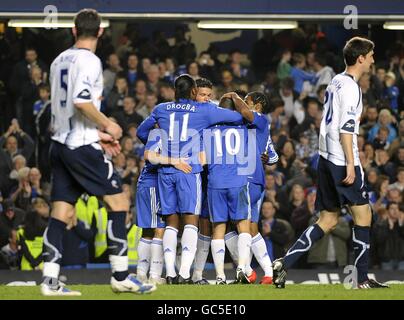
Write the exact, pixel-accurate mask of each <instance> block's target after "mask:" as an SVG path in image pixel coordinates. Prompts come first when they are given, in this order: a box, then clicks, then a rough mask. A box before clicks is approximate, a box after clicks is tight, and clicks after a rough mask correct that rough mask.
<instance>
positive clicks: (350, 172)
mask: <svg viewBox="0 0 404 320" xmlns="http://www.w3.org/2000/svg"><path fill="white" fill-rule="evenodd" d="M354 181H355V167H354V165H353V164H348V165H347V166H346V178H345V179H344V180H342V183H343V184H345V185H347V186H349V185H351V184H353V183H354Z"/></svg>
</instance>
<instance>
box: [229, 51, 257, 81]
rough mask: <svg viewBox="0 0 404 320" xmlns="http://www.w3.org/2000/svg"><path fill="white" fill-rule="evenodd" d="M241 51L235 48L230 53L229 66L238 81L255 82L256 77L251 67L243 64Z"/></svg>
mask: <svg viewBox="0 0 404 320" xmlns="http://www.w3.org/2000/svg"><path fill="white" fill-rule="evenodd" d="M241 59H242V55H241V51H240V50H239V49H234V50H232V51H231V52H230V53H229V60H228V63H227V64H228V68H229V69H230V70H231V71H232V74H233V78H234V81H235V82H236V83H247V84H249V85H252V84H254V82H255V77H254V75H253V73H252V71H251V70H250V69H249V68H246V67H244V66H242V65H241Z"/></svg>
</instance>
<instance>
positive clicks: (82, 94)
mask: <svg viewBox="0 0 404 320" xmlns="http://www.w3.org/2000/svg"><path fill="white" fill-rule="evenodd" d="M77 98H80V99H85V100H91V93H90V91H89V90H88V89H84V90H82V91H81V92H80V93H79V94H78V95H77Z"/></svg>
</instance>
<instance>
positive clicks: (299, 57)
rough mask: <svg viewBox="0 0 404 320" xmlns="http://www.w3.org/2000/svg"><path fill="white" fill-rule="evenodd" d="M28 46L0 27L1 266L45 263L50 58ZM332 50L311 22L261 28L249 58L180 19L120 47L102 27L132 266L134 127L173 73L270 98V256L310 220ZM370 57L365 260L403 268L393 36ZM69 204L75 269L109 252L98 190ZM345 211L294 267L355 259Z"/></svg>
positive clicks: (403, 126)
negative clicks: (119, 131)
mask: <svg viewBox="0 0 404 320" xmlns="http://www.w3.org/2000/svg"><path fill="white" fill-rule="evenodd" d="M31 42H32V39H31ZM29 44H32V43H25V42H24V38H18V37H16V33H15V30H14V29H7V30H6V31H5V33H3V34H0V134H1V137H0V190H1V194H0V252H1V253H0V268H4V269H9V268H11V269H22V270H32V269H40V268H41V263H42V258H41V250H42V241H43V239H42V234H43V232H44V230H45V228H46V226H47V219H48V217H49V212H50V202H49V200H50V199H49V197H50V184H51V177H50V168H49V160H48V152H49V146H50V136H51V132H50V121H51V113H50V108H51V106H50V88H49V84H48V83H47V80H48V75H49V67H48V65H47V63H49V62H50V61H46V62H44V61H43V60H41V56H39V55H38V52H37V50H36V49H35V48H34V47H31V46H29ZM376 46H377V42H376ZM22 48H24V49H22ZM340 51H341V50H338V48H334V47H333V46H331V45H330V43H329V41H328V40H327V37H326V36H325V34H323V33H321V32H318V31H316V30H315V29H312V28H304V29H298V30H295V31H284V32H280V33H277V34H273V33H272V32H264V35H263V37H262V38H261V39H259V40H258V41H257V42H256V43H255V44H254V45H253V46H252V48H251V50H250V52H249V55H248V57H246V55H245V54H243V51H240V50H239V49H233V50H230V51H229V52H220V51H219V49H218V48H217V47H216V46H214V45H211V46H210V47H209V49H208V50H207V51H203V52H200V53H197V52H196V47H195V45H194V43H192V41H191V40H190V39H188V38H187V37H186V33H185V29H184V28H177V29H176V33H175V41H174V44H173V45H170V44H169V42H168V41H167V39H166V36H165V34H164V32H162V31H155V32H154V33H153V36H152V37H151V38H141V37H140V36H139V32H137V29H136V28H134V27H131V26H130V25H129V26H128V28H127V30H126V31H125V33H124V34H122V36H121V38H120V41H119V44H118V45H117V46H114V45H113V44H112V41H111V39H110V38H109V37H108V36H105V37H104V38H102V40H101V41H100V43H99V48H98V50H97V54H98V55H99V57H100V58H101V60H102V62H103V64H104V65H103V67H104V73H103V75H104V93H103V98H102V111H103V112H104V113H105V114H106V115H108V116H109V117H112V118H114V119H115V121H116V122H117V123H118V124H119V125H120V126H121V127H122V128H123V130H124V132H125V134H124V137H123V138H122V139H121V141H120V142H121V147H122V152H121V153H120V154H119V155H118V156H116V157H114V158H113V163H114V165H115V168H116V170H117V171H118V173H119V174H120V176H121V177H122V180H123V182H124V190H125V192H126V193H127V195H128V197H129V198H130V199H131V203H132V204H133V205H132V212H130V213H128V217H127V230H128V240H129V259H130V262H131V263H133V264H136V260H137V255H136V247H137V243H138V241H139V238H140V234H141V232H140V231H141V230H139V228H137V227H136V221H133V220H134V219H133V213H134V212H135V210H136V208H135V206H134V194H135V193H136V182H137V179H138V176H139V174H140V172H141V170H142V168H143V166H144V159H143V151H144V146H143V144H142V143H141V142H140V141H139V139H138V138H137V136H136V131H137V127H138V125H139V124H140V123H141V122H142V121H143V120H144V119H145V118H146V117H147V116H148V115H149V114H150V112H151V111H152V110H153V108H154V106H155V105H156V104H158V103H160V102H166V101H172V100H174V89H173V81H174V79H175V77H176V76H178V75H180V74H182V73H188V74H190V75H191V76H192V77H193V78H194V79H198V78H201V77H203V78H207V79H209V80H210V81H212V82H213V84H214V90H213V93H214V94H213V100H214V101H218V100H219V99H220V97H221V96H222V95H223V94H224V93H226V92H230V91H236V90H237V92H238V93H239V94H242V93H247V92H251V91H261V92H264V93H265V94H266V95H267V96H268V98H269V101H270V107H269V108H268V110H265V113H266V114H267V116H268V118H269V120H270V122H271V135H272V140H273V142H274V144H275V146H276V149H277V152H278V154H279V161H278V163H277V164H276V165H274V166H272V167H269V168H267V172H266V192H265V199H264V202H263V204H262V210H261V215H262V218H261V223H260V228H261V232H262V235H263V237H264V238H265V241H266V244H267V248H268V253H269V254H270V256H271V259H272V260H273V259H276V258H278V257H281V256H283V255H284V254H285V251H286V250H287V249H288V247H289V246H290V244H291V243H293V242H294V241H295V240H296V239H297V238H298V237H299V236H300V234H301V233H302V232H303V231H304V230H305V229H306V228H307V227H308V226H309V225H310V224H313V223H314V222H315V221H316V219H317V215H316V211H315V208H314V201H315V196H316V164H317V161H318V152H317V150H318V132H319V125H320V122H321V117H322V104H323V101H324V95H325V89H326V87H327V84H328V83H329V81H330V80H331V79H332V77H333V76H334V75H335V74H336V73H339V72H342V71H343V70H342V68H343V66H344V63H343V61H342V57H341V55H340V54H337V52H340ZM19 52H21V54H19ZM21 55H22V56H23V59H22V60H20V61H17V60H16V59H17V57H18V58H19V57H20V56H21ZM223 56H224V57H225V58H224V59H222V57H223ZM375 60H376V64H375V66H374V67H373V69H372V72H371V74H367V75H365V76H363V77H362V78H361V79H360V80H359V85H360V88H361V90H362V99H363V105H364V112H363V115H362V120H361V135H360V137H359V139H358V141H359V149H360V157H361V163H362V167H363V170H364V175H365V177H366V181H367V184H368V193H369V198H370V202H371V205H372V208H373V215H374V219H373V220H374V221H373V226H372V231H371V239H372V246H371V248H372V249H371V256H372V261H371V263H372V266H373V267H374V268H381V269H383V270H391V269H400V270H404V203H403V194H404V140H403V139H404V120H401V119H403V115H404V43H400V42H397V43H394V44H393V45H392V46H391V50H389V51H388V52H386V53H385V55H384V56H376V59H375ZM76 212H77V219H75V220H74V221H72V223H71V225H69V226H68V230H67V231H66V236H65V241H64V247H65V253H64V257H63V258H64V260H63V262H62V265H64V266H66V267H71V268H79V267H85V265H86V264H87V263H89V262H106V261H107V257H106V234H105V232H106V211H105V209H103V207H102V204H101V203H99V202H98V200H97V199H95V198H94V197H90V196H88V195H83V196H82V197H81V198H80V199H78V202H77V204H76ZM342 212H343V214H342V215H341V217H340V220H339V224H338V226H337V227H336V229H335V230H334V231H333V232H332V233H331V234H329V235H326V236H325V237H324V238H323V239H321V240H320V241H319V242H318V243H317V244H316V245H315V246H313V248H312V249H311V250H310V252H309V253H308V254H307V256H306V258H305V259H303V261H302V262H300V264H299V267H300V268H338V267H342V266H345V265H346V264H349V263H352V259H353V258H352V257H353V256H352V248H350V245H349V243H351V242H350V241H349V240H350V238H351V236H352V232H351V225H352V220H351V216H350V215H349V212H347V210H346V209H345V210H344V208H343V210H342Z"/></svg>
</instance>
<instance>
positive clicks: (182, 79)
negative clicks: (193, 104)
mask: <svg viewBox="0 0 404 320" xmlns="http://www.w3.org/2000/svg"><path fill="white" fill-rule="evenodd" d="M174 87H175V100H179V99H190V98H191V91H192V89H194V88H196V83H195V80H194V79H193V78H192V77H191V76H190V75H189V74H182V75H180V76H179V77H178V78H177V79H175V82H174Z"/></svg>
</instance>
